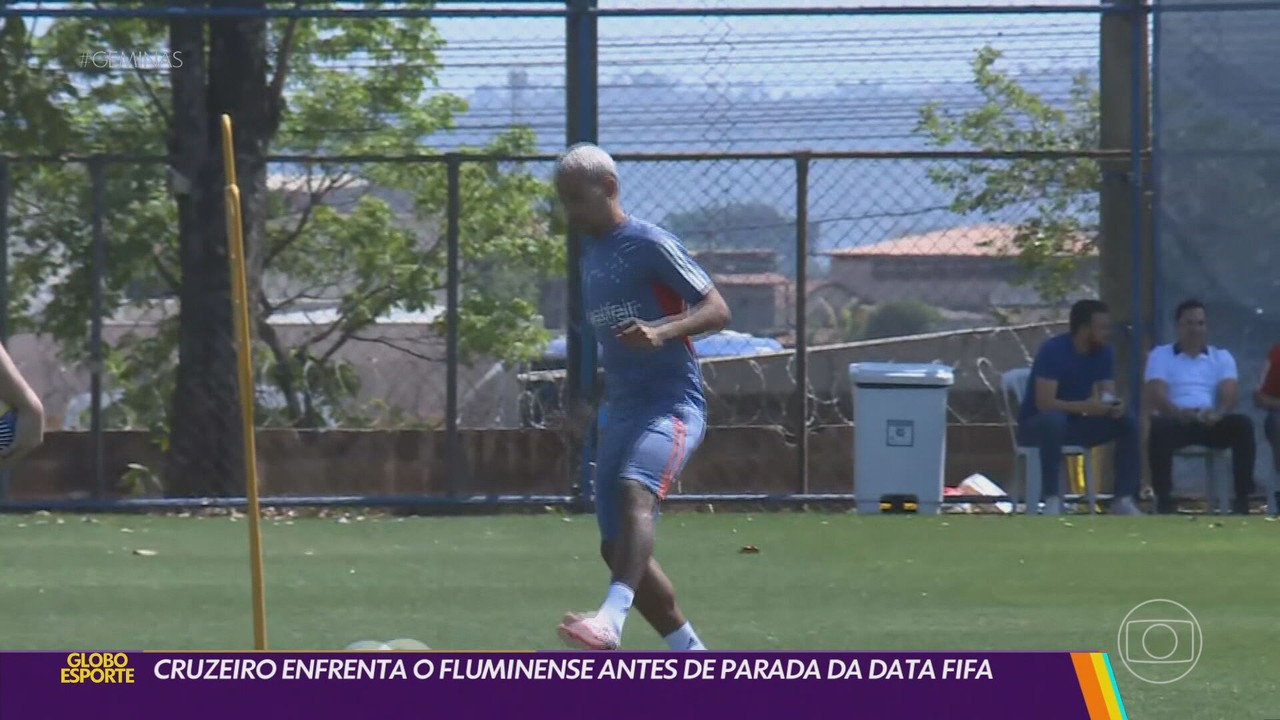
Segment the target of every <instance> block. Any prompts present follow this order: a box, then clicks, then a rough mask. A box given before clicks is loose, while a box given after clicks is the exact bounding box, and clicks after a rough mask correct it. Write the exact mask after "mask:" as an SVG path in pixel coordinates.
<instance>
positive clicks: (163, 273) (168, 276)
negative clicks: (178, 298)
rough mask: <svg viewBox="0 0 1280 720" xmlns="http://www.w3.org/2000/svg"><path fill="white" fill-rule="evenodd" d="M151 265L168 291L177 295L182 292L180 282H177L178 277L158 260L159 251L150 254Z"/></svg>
mask: <svg viewBox="0 0 1280 720" xmlns="http://www.w3.org/2000/svg"><path fill="white" fill-rule="evenodd" d="M151 264H152V265H154V266H155V268H156V274H157V275H159V276H160V279H161V280H163V281H164V283H165V285H168V286H169V291H170V292H172V293H174V294H177V293H178V292H180V291H181V290H182V281H180V280H178V276H177V275H175V274H174V273H173V271H172V270H171V269H169V268H168V267H166V266H165V264H164V261H163V260H161V259H160V250H159V248H157V249H156V251H155V252H153V253H151Z"/></svg>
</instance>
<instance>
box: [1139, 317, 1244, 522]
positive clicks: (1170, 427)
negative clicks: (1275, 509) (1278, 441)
mask: <svg viewBox="0 0 1280 720" xmlns="http://www.w3.org/2000/svg"><path fill="white" fill-rule="evenodd" d="M1174 320H1175V321H1176V324H1177V336H1178V341H1177V342H1176V343H1173V344H1172V345H1160V346H1157V347H1156V348H1154V349H1152V351H1151V354H1150V355H1149V356H1148V357H1147V372H1146V390H1147V401H1148V403H1149V405H1148V406H1149V407H1150V408H1151V410H1152V413H1153V417H1152V418H1151V435H1150V438H1149V439H1148V443H1149V445H1148V458H1149V460H1150V462H1151V485H1152V489H1154V490H1155V494H1156V512H1159V513H1171V512H1174V511H1175V510H1176V508H1175V507H1174V503H1173V456H1174V453H1175V452H1177V451H1178V450H1180V449H1182V448H1184V447H1187V446H1188V445H1204V446H1206V447H1210V448H1214V449H1216V450H1221V449H1230V450H1231V467H1232V473H1233V477H1234V479H1235V502H1234V504H1233V509H1234V511H1235V512H1236V513H1239V514H1248V512H1249V495H1250V493H1252V491H1253V464H1254V459H1255V456H1256V454H1257V444H1256V440H1255V439H1254V435H1253V420H1252V419H1250V418H1249V416H1247V415H1243V414H1240V413H1237V412H1235V409H1236V403H1237V402H1238V400H1239V393H1240V388H1239V376H1238V374H1237V372H1236V361H1235V358H1234V357H1232V356H1231V353H1230V352H1228V351H1227V350H1224V349H1222V348H1217V347H1213V346H1212V345H1209V343H1208V329H1207V323H1206V317H1205V309H1204V303H1201V302H1200V301H1199V300H1186V301H1184V302H1182V303H1181V304H1179V305H1178V308H1177V310H1176V311H1175V314H1174Z"/></svg>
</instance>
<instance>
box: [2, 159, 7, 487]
mask: <svg viewBox="0 0 1280 720" xmlns="http://www.w3.org/2000/svg"><path fill="white" fill-rule="evenodd" d="M0 343H4V345H5V347H6V348H8V346H9V159H8V158H5V157H0ZM7 499H9V471H8V470H4V471H0V502H3V501H5V500H7Z"/></svg>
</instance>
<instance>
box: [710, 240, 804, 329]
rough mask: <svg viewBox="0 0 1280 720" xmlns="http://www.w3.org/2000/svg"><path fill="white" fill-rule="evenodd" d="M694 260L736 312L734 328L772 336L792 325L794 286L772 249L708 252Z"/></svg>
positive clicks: (730, 308) (731, 309)
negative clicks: (780, 268) (779, 268)
mask: <svg viewBox="0 0 1280 720" xmlns="http://www.w3.org/2000/svg"><path fill="white" fill-rule="evenodd" d="M694 258H695V259H696V260H697V261H698V264H700V265H701V266H702V268H703V269H704V270H706V271H707V274H709V275H710V276H711V279H712V281H714V282H715V284H716V287H717V288H719V290H720V294H721V295H723V296H724V301H725V303H726V304H727V305H728V306H729V310H730V311H731V312H732V313H733V329H734V330H737V331H739V332H745V333H751V334H752V335H769V334H773V333H776V332H777V331H778V330H779V328H784V327H787V326H788V325H790V318H788V317H786V315H787V314H788V308H790V307H791V304H792V303H791V295H792V292H793V288H794V287H795V286H794V283H792V282H791V279H790V278H788V277H787V276H786V275H783V274H782V273H779V272H778V254H777V253H776V252H774V251H772V250H705V251H703V252H699V253H694Z"/></svg>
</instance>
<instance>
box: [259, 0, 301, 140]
mask: <svg viewBox="0 0 1280 720" xmlns="http://www.w3.org/2000/svg"><path fill="white" fill-rule="evenodd" d="M293 7H294V9H295V10H296V9H298V8H301V7H302V1H301V0H298V2H295V3H294V5H293ZM297 33H298V18H297V17H296V16H294V17H291V18H289V22H288V24H287V25H285V28H284V36H283V37H281V38H280V48H279V49H278V50H277V51H276V74H275V75H274V76H273V77H272V78H271V85H270V87H268V89H267V124H268V127H269V128H270V133H271V134H272V135H275V133H276V131H277V130H279V129H280V118H281V116H282V115H283V114H284V84H285V81H286V80H287V79H288V77H289V58H290V56H292V55H293V42H294V40H295V38H296V37H297Z"/></svg>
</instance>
